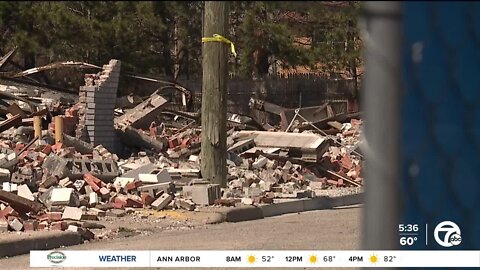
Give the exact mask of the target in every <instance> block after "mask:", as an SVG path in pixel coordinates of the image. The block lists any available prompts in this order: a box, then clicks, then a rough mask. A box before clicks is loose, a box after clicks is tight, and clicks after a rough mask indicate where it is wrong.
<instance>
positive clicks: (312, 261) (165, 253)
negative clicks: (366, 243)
mask: <svg viewBox="0 0 480 270" xmlns="http://www.w3.org/2000/svg"><path fill="white" fill-rule="evenodd" d="M452 235H454V234H452ZM455 237H456V238H458V236H455ZM446 238H452V237H451V236H449V237H446ZM454 240H455V239H454ZM285 265H288V267H289V268H297V267H299V268H308V267H315V268H322V267H354V268H358V267H380V268H388V267H476V268H479V267H480V251H462V250H453V251H452V250H445V251H443V250H437V251H427V250H425V251H418V250H416V251H404V250H401V251H394V250H374V251H373V250H372V251H367V250H341V251H335V250H272V251H266V250H248V251H247V250H238V251H237V250H208V251H207V250H189V251H185V250H175V251H171V250H146V251H141V250H130V251H128V250H55V251H43V250H42V251H31V252H30V267H127V268H128V267H144V268H148V267H152V268H159V267H226V268H228V267H285Z"/></svg>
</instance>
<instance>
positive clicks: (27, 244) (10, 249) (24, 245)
mask: <svg viewBox="0 0 480 270" xmlns="http://www.w3.org/2000/svg"><path fill="white" fill-rule="evenodd" d="M81 243H83V240H82V237H81V235H80V234H79V233H76V232H60V231H59V232H52V233H46V234H45V233H42V232H39V233H33V234H32V235H25V236H22V237H21V238H18V237H14V238H13V239H5V240H0V258H4V257H7V256H9V257H11V256H16V255H21V254H28V253H30V250H48V249H54V248H58V247H61V246H65V247H66V246H73V245H78V244H81Z"/></svg>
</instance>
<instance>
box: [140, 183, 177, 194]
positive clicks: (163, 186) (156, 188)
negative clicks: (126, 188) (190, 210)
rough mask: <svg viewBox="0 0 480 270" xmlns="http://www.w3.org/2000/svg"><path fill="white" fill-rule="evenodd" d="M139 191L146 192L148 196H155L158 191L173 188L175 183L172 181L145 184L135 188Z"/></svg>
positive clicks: (171, 189) (166, 191) (165, 191)
mask: <svg viewBox="0 0 480 270" xmlns="http://www.w3.org/2000/svg"><path fill="white" fill-rule="evenodd" d="M137 190H138V191H140V192H148V194H150V196H152V197H155V194H158V193H159V192H162V193H168V192H169V191H174V190H175V184H173V183H159V184H153V185H145V186H141V187H138V188H137Z"/></svg>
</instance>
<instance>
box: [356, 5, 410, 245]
mask: <svg viewBox="0 0 480 270" xmlns="http://www.w3.org/2000/svg"><path fill="white" fill-rule="evenodd" d="M401 9H402V3H401V2H373V1H372V2H365V3H364V6H363V16H362V17H363V18H362V19H363V21H361V23H362V26H363V29H362V32H363V36H362V37H363V41H364V44H365V51H364V57H365V58H364V59H365V78H364V80H365V81H364V83H363V88H364V89H363V91H364V92H363V95H362V96H363V100H362V102H363V108H364V120H365V133H364V134H365V144H364V145H365V149H364V153H365V155H366V171H365V173H366V178H365V207H364V215H363V218H364V221H363V226H364V227H363V247H362V248H364V249H368V250H380V249H383V250H389V249H397V248H398V247H399V243H398V223H399V220H400V217H399V216H400V210H401V209H400V187H401V186H400V149H399V148H400V105H401V104H400V103H401V72H400V71H401V48H402V37H401V36H402V32H401V30H402V29H401Z"/></svg>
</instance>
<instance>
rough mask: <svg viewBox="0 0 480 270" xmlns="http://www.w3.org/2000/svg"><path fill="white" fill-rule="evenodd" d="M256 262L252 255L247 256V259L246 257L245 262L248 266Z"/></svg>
mask: <svg viewBox="0 0 480 270" xmlns="http://www.w3.org/2000/svg"><path fill="white" fill-rule="evenodd" d="M256 260H257V258H255V256H253V255H248V257H247V261H248V263H249V264H254V263H255V261H256Z"/></svg>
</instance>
